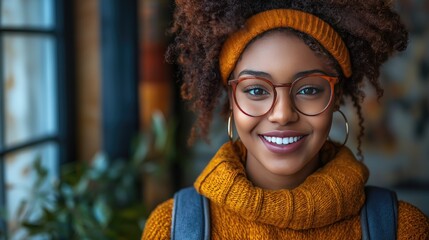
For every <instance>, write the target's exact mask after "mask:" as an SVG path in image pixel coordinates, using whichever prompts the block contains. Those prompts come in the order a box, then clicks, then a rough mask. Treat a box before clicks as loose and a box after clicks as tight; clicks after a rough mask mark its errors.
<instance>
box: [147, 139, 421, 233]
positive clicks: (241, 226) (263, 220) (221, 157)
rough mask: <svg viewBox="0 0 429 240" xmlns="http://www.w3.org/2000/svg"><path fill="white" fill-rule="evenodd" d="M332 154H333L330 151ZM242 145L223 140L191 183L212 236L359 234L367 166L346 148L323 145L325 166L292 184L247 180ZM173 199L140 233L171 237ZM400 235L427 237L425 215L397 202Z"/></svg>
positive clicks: (154, 213)
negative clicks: (271, 186)
mask: <svg viewBox="0 0 429 240" xmlns="http://www.w3.org/2000/svg"><path fill="white" fill-rule="evenodd" d="M334 155H335V157H334ZM245 158H246V150H245V148H244V146H243V145H242V143H241V142H237V143H235V144H231V143H226V144H225V145H224V146H222V147H221V149H220V150H219V151H218V153H217V154H216V155H215V157H214V158H213V159H212V161H211V162H210V163H209V164H208V166H207V167H206V168H205V170H204V171H203V172H202V174H201V175H200V177H199V178H198V179H197V181H196V182H195V184H194V186H195V188H196V189H197V191H199V192H200V193H202V194H203V195H205V196H206V197H207V198H209V200H210V211H211V213H210V214H211V222H212V224H211V237H212V239H215V240H216V239H360V238H361V229H360V222H359V211H360V208H361V206H362V204H363V202H364V199H365V196H364V184H365V182H366V180H367V177H368V170H367V168H366V167H365V166H364V165H363V164H362V163H360V162H358V161H356V160H355V158H354V157H353V154H352V153H351V152H350V151H349V150H348V149H347V148H341V149H340V150H339V151H338V152H337V151H336V149H335V148H334V147H333V145H332V144H330V143H327V144H325V146H324V147H323V148H322V151H321V160H322V162H323V163H324V165H323V167H322V168H321V169H319V170H318V171H316V172H315V173H313V174H312V175H310V176H309V177H308V178H307V179H306V180H305V181H304V182H303V183H302V184H301V185H300V186H298V187H297V188H295V189H292V190H266V189H261V188H258V187H254V186H253V185H252V183H251V182H250V181H249V180H247V178H246V174H245V168H244V161H245ZM172 207H173V200H172V199H170V200H168V201H166V202H165V203H163V204H162V205H160V206H159V207H158V208H157V209H155V211H154V212H153V213H152V214H151V216H150V217H149V219H148V221H147V225H146V228H145V231H144V234H143V237H142V239H169V238H170V230H171V212H172ZM398 222H399V224H398V239H429V220H428V218H427V217H426V216H424V215H423V214H422V213H421V212H420V211H419V210H418V209H416V208H415V207H413V206H411V205H409V204H407V203H403V202H400V203H399V216H398Z"/></svg>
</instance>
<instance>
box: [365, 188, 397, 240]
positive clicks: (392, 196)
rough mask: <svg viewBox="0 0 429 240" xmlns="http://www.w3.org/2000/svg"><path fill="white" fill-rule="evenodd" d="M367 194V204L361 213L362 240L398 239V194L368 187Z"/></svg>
mask: <svg viewBox="0 0 429 240" xmlns="http://www.w3.org/2000/svg"><path fill="white" fill-rule="evenodd" d="M365 194H366V200H365V204H364V205H363V207H362V209H361V212H360V222H361V228H362V239H363V240H370V239H396V229H397V226H398V225H397V218H398V206H397V204H398V200H397V197H396V193H395V192H393V191H390V190H388V189H385V188H379V187H374V186H366V187H365Z"/></svg>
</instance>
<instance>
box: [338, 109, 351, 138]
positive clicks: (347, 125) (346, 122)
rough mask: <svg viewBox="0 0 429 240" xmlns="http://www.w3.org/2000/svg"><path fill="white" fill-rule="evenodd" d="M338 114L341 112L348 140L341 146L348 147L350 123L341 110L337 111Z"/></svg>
mask: <svg viewBox="0 0 429 240" xmlns="http://www.w3.org/2000/svg"><path fill="white" fill-rule="evenodd" d="M337 112H339V113H340V114H341V116H343V118H344V122H345V125H346V139H345V140H344V142H343V144H342V145H341V146H344V145H346V143H347V140H348V139H349V122H348V121H347V118H346V115H345V114H344V113H343V112H342V111H341V110H340V109H337Z"/></svg>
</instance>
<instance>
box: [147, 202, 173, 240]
mask: <svg viewBox="0 0 429 240" xmlns="http://www.w3.org/2000/svg"><path fill="white" fill-rule="evenodd" d="M172 211H173V199H169V200H167V201H165V202H164V203H162V204H160V205H159V206H158V207H156V208H155V210H153V212H152V213H151V214H150V216H149V218H148V219H147V222H146V226H145V228H144V230H143V236H142V238H141V239H142V240H145V239H170V231H171V213H172Z"/></svg>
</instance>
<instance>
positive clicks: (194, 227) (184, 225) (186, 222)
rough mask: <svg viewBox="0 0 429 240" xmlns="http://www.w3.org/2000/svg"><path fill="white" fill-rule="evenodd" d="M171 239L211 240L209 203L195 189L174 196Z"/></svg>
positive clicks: (181, 191)
mask: <svg viewBox="0 0 429 240" xmlns="http://www.w3.org/2000/svg"><path fill="white" fill-rule="evenodd" d="M171 239H173V240H174V239H175V240H181V239H189V240H194V239H195V240H200V239H204V240H209V239H210V207H209V201H208V199H207V198H206V197H204V196H202V195H200V194H199V193H198V192H197V191H196V190H195V188H193V187H188V188H184V189H182V190H180V191H178V192H177V193H175V194H174V203H173V215H172V222H171Z"/></svg>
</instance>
